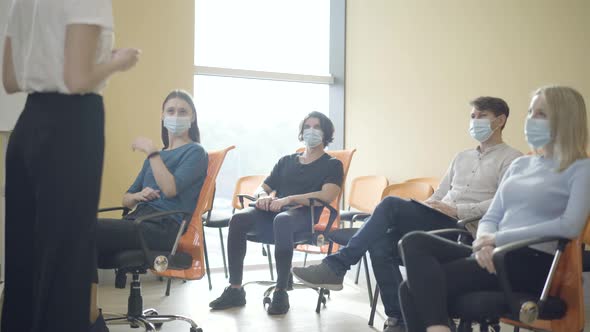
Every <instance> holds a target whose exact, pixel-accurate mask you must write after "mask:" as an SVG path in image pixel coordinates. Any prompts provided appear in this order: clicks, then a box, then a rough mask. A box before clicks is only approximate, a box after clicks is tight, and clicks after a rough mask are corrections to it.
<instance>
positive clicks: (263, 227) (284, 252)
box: [227, 207, 322, 289]
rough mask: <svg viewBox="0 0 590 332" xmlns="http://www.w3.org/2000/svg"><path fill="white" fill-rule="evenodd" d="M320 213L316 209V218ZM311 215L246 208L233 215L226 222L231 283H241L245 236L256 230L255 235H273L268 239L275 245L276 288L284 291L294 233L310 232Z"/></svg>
mask: <svg viewBox="0 0 590 332" xmlns="http://www.w3.org/2000/svg"><path fill="white" fill-rule="evenodd" d="M321 211H322V208H316V213H315V216H316V218H317V219H319V215H320V213H321ZM310 216H311V211H310V209H309V207H301V208H297V209H290V210H287V211H285V212H281V213H275V212H268V211H261V210H257V209H255V208H247V209H244V210H242V211H240V212H238V213H236V214H234V215H233V216H232V218H231V220H230V222H229V231H228V232H229V234H228V236H227V256H228V265H229V282H230V284H232V285H241V284H242V275H243V272H244V258H245V257H246V246H247V237H246V236H247V233H248V232H249V231H251V230H255V231H256V233H258V234H264V233H267V234H268V232H272V235H271V236H270V237H271V238H274V245H275V261H276V267H277V288H281V289H286V288H287V284H288V282H289V275H290V273H291V260H292V259H293V248H294V245H295V244H294V239H293V234H295V233H298V232H305V231H309V230H310V227H311V223H310ZM315 222H317V220H316V221H315Z"/></svg>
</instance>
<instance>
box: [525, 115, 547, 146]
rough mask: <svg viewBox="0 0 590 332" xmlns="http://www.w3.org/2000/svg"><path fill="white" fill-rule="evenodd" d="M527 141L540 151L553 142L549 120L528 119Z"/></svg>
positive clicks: (526, 127) (526, 123) (526, 125)
mask: <svg viewBox="0 0 590 332" xmlns="http://www.w3.org/2000/svg"><path fill="white" fill-rule="evenodd" d="M524 136H525V137H526V141H527V142H528V143H529V145H530V146H532V147H533V148H535V149H540V148H542V147H544V146H545V145H547V144H549V143H550V142H551V128H550V127H549V120H546V119H533V118H528V119H526V122H525V124H524Z"/></svg>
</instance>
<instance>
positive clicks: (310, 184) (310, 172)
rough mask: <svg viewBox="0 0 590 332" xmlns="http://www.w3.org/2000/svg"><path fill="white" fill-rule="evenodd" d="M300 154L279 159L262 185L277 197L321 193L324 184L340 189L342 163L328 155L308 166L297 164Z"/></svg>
mask: <svg viewBox="0 0 590 332" xmlns="http://www.w3.org/2000/svg"><path fill="white" fill-rule="evenodd" d="M300 156H301V153H295V154H292V155H288V156H284V157H282V158H281V159H279V162H277V164H276V165H275V167H274V168H273V170H272V172H271V173H270V175H269V176H268V177H267V178H266V180H264V183H265V184H266V185H267V186H269V187H270V188H271V189H272V190H275V191H276V192H277V197H278V198H282V197H287V196H291V195H301V194H307V193H310V192H315V191H321V190H322V187H323V186H324V184H326V183H333V184H335V185H337V186H339V187H341V188H342V178H343V175H344V171H343V169H342V163H341V162H340V160H338V159H336V158H332V157H331V156H330V155H329V154H327V153H324V155H323V156H321V157H320V158H318V159H317V160H315V161H314V162H312V163H310V164H302V163H300V162H299V157H300Z"/></svg>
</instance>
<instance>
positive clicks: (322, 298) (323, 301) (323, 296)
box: [242, 276, 330, 313]
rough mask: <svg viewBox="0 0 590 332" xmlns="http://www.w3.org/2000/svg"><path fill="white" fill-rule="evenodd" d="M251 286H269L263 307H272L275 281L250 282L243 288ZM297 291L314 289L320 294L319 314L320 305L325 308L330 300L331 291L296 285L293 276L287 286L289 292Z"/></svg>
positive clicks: (318, 310) (263, 300) (265, 293)
mask: <svg viewBox="0 0 590 332" xmlns="http://www.w3.org/2000/svg"><path fill="white" fill-rule="evenodd" d="M251 284H256V285H261V286H269V287H268V288H267V289H266V290H265V291H264V297H263V299H262V305H263V306H264V308H266V306H267V305H270V303H271V302H272V299H271V295H272V293H273V292H274V290H275V288H276V282H274V281H249V282H247V283H245V284H243V285H242V287H245V286H247V285H251ZM295 289H313V290H314V291H316V292H317V293H318V294H319V297H318V304H317V308H316V312H317V313H319V312H320V309H319V308H320V305H321V304H323V306H324V308H325V307H326V302H327V299H329V298H330V290H328V289H320V288H317V287H310V286H307V285H305V284H301V283H295V282H293V276H291V278H290V279H289V284H288V285H287V291H292V290H295ZM326 297H327V298H326Z"/></svg>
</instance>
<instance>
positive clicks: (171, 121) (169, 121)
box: [164, 116, 191, 136]
mask: <svg viewBox="0 0 590 332" xmlns="http://www.w3.org/2000/svg"><path fill="white" fill-rule="evenodd" d="M164 127H166V129H168V132H169V133H170V134H172V135H175V136H180V135H182V134H183V133H184V132H185V131H187V130H189V128H190V127H191V118H190V117H187V116H165V117H164Z"/></svg>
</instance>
